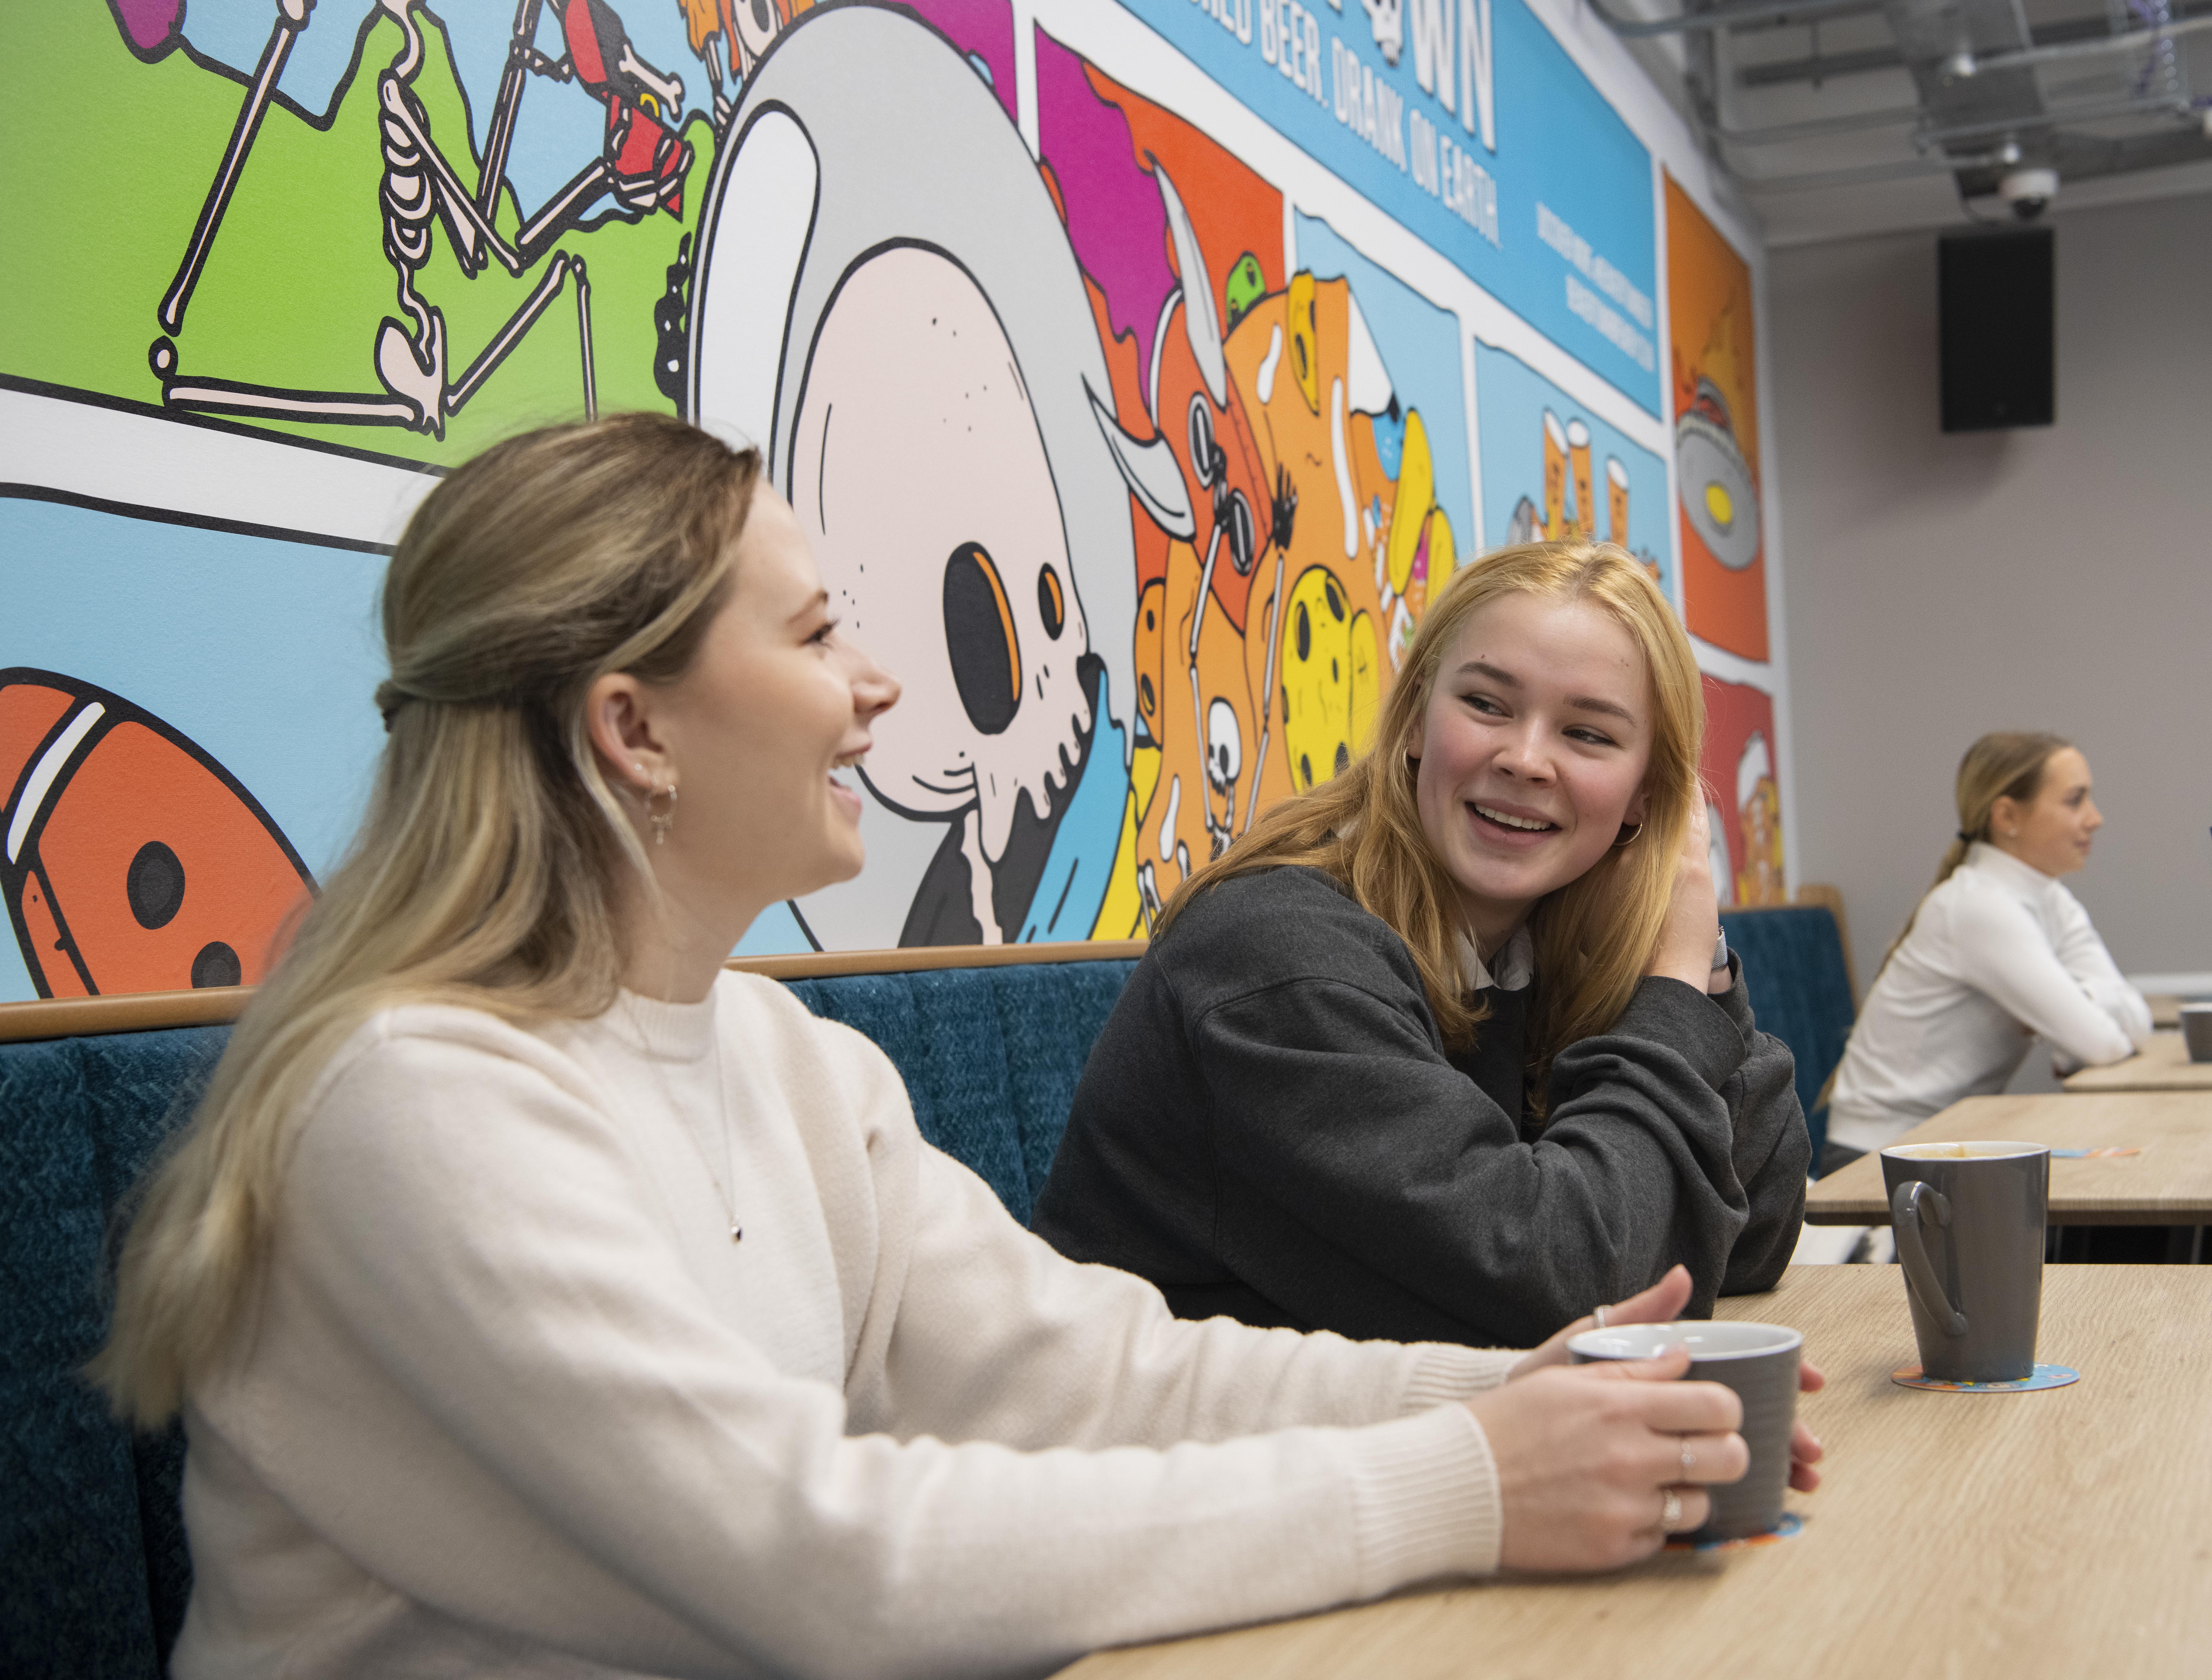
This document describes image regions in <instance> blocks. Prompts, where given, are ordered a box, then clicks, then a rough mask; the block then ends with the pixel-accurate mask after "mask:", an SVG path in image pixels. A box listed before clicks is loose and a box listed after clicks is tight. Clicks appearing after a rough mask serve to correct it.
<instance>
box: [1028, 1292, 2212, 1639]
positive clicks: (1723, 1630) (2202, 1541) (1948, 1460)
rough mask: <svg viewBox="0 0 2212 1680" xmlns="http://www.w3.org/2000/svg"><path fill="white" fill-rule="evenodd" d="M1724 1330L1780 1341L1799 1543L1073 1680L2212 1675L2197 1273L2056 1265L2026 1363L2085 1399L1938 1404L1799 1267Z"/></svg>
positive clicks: (1286, 1626)
mask: <svg viewBox="0 0 2212 1680" xmlns="http://www.w3.org/2000/svg"><path fill="white" fill-rule="evenodd" d="M1721 1316H1722V1317H1723V1318H1755V1319H1762V1320H1769V1321H1772V1322H1776V1323H1780V1324H1790V1325H1793V1326H1795V1327H1796V1328H1798V1329H1800V1330H1803V1331H1804V1332H1805V1351H1806V1354H1807V1355H1808V1357H1809V1358H1811V1359H1812V1360H1814V1363H1816V1364H1818V1365H1820V1366H1821V1367H1824V1368H1825V1369H1826V1372H1827V1374H1828V1386H1827V1388H1826V1390H1825V1391H1823V1392H1821V1393H1819V1394H1814V1395H1808V1396H1806V1397H1804V1401H1803V1403H1802V1411H1801V1415H1802V1416H1803V1417H1804V1418H1805V1420H1806V1421H1808V1423H1810V1424H1811V1425H1812V1427H1813V1428H1814V1431H1815V1432H1816V1433H1819V1434H1820V1437H1821V1439H1822V1440H1823V1441H1824V1442H1825V1443H1826V1446H1827V1448H1828V1459H1827V1466H1826V1470H1827V1482H1826V1486H1824V1487H1823V1488H1821V1490H1820V1492H1819V1493H1817V1494H1812V1495H1810V1496H1807V1495H1802V1494H1791V1495H1790V1504H1791V1508H1792V1509H1795V1510H1796V1511H1799V1512H1801V1513H1803V1515H1804V1518H1805V1527H1804V1530H1803V1531H1802V1532H1801V1533H1799V1534H1798V1535H1796V1537H1793V1538H1791V1539H1789V1540H1784V1541H1779V1542H1777V1543H1772V1544H1769V1545H1763V1546H1752V1547H1746V1548H1743V1549H1738V1550H1736V1551H1734V1552H1714V1553H1705V1554H1689V1553H1680V1552H1670V1553H1665V1554H1662V1555H1660V1556H1658V1557H1656V1558H1654V1559H1651V1560H1650V1561H1647V1562H1645V1563H1643V1564H1640V1565H1638V1566H1637V1567H1635V1568H1632V1569H1629V1570H1626V1571H1624V1572H1622V1573H1618V1574H1613V1575H1604V1576H1596V1577H1589V1578H1554V1579H1527V1580H1509V1581H1496V1582H1490V1583H1486V1584H1483V1585H1479V1586H1462V1587H1457V1588H1450V1589H1443V1590H1432V1591H1427V1592H1415V1593H1412V1594H1408V1595H1406V1596H1402V1597H1400V1598H1393V1599H1389V1600H1387V1601H1385V1602H1384V1603H1382V1604H1370V1605H1365V1606H1363V1607H1361V1608H1358V1609H1356V1610H1340V1611H1336V1612H1334V1613H1333V1614H1330V1615H1326V1616H1309V1617H1304V1618H1302V1619H1300V1620H1297V1621H1294V1622H1274V1623H1271V1624H1269V1625H1267V1626H1264V1627H1259V1628H1242V1629H1239V1630H1237V1631H1236V1632H1233V1633H1227V1634H1210V1635H1206V1636H1204V1637H1201V1638H1198V1639H1191V1640H1177V1641H1175V1642H1173V1643H1170V1644H1166V1645H1157V1646H1146V1647H1138V1648H1134V1649H1130V1650H1124V1651H1113V1652H1104V1653H1098V1654H1097V1655H1094V1656H1091V1657H1089V1658H1086V1659H1084V1660H1083V1661H1082V1662H1079V1663H1078V1664H1076V1665H1074V1666H1073V1668H1071V1669H1068V1670H1066V1671H1064V1676H1065V1680H1309V1677H1310V1680H1322V1677H1328V1680H1336V1677H1340V1676H1347V1675H1358V1676H1366V1675H1388V1676H1389V1677H1392V1680H1445V1677H1451V1680H1461V1677H1467V1676H1481V1677H1485V1680H1489V1677H1498V1680H1579V1677H1583V1676H1590V1677H1603V1680H1615V1677H1619V1676H1623V1675H1628V1676H1636V1677H1656V1680H1671V1677H1674V1676H1688V1677H1696V1680H1736V1677H1749V1676H1759V1677H1774V1676H1785V1677H1794V1676H1803V1677H1806V1680H1857V1677H1862V1676H1863V1677H1869V1680H1873V1677H1879V1680H1921V1677H1927V1680H1936V1677H1943V1680H1978V1677H1982V1676H2000V1675H2001V1676H2003V1677H2006V1680H2043V1677H2051V1680H2059V1677H2064V1680H2078V1677H2081V1676H2086V1675H2126V1676H2129V1677H2130V1680H2166V1677H2169V1676H2171V1677H2176V1680H2179V1677H2182V1676H2190V1677H2197V1680H2201V1677H2203V1675H2204V1674H2205V1673H2206V1672H2207V1670H2208V1667H2212V1591H2208V1590H2207V1580H2208V1570H2212V1500H2207V1499H2205V1498H2203V1496H2202V1495H2203V1489H2205V1488H2208V1487H2212V1405H2208V1404H2207V1403H2206V1396H2207V1394H2208V1393H2212V1335H2208V1334H2207V1331H2206V1328H2205V1327H2206V1325H2207V1324H2212V1267H2204V1266H2196V1267H2183V1266H2054V1267H2051V1269H2049V1270H2048V1271H2046V1272H2045V1282H2044V1291H2043V1324H2042V1332H2041V1338H2040V1342H2039V1346H2038V1348H2037V1351H2038V1353H2039V1354H2040V1355H2041V1356H2042V1357H2043V1358H2044V1359H2045V1360H2051V1361H2054V1362H2057V1363H2062V1364H2066V1365H2071V1366H2073V1367H2075V1368H2076V1369H2078V1370H2079V1371H2080V1372H2081V1381H2080V1382H2079V1383H2077V1384H2075V1385H2073V1386H2072V1387H2070V1388H2063V1389H2052V1390H2048V1391H2045V1392H2042V1393H2037V1394H1940V1393H1928V1392H1924V1391H1917V1390H1912V1389H1905V1388H1899V1387H1898V1386H1897V1385H1895V1384H1893V1383H1892V1382H1891V1381H1890V1380H1889V1373H1890V1372H1891V1371H1892V1370H1893V1369H1895V1368H1896V1367H1898V1366H1900V1365H1904V1364H1906V1363H1909V1362H1911V1360H1913V1358H1914V1356H1915V1355H1914V1350H1913V1345H1912V1330H1911V1324H1910V1322H1909V1320H1908V1318H1907V1317H1906V1311H1905V1283H1904V1279H1903V1278H1902V1276H1901V1275H1899V1272H1898V1269H1896V1268H1895V1267H1893V1266H1793V1267H1792V1268H1790V1271H1789V1272H1788V1274H1787V1275H1785V1276H1784V1279H1783V1281H1782V1285H1781V1287H1779V1288H1778V1289H1777V1290H1776V1291H1774V1293H1771V1294H1766V1295H1751V1296H1737V1297H1735V1298H1733V1299H1730V1300H1723V1302H1722V1303H1721Z"/></svg>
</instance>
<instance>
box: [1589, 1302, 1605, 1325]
mask: <svg viewBox="0 0 2212 1680" xmlns="http://www.w3.org/2000/svg"><path fill="white" fill-rule="evenodd" d="M1590 1317H1591V1318H1595V1319H1596V1320H1597V1327H1598V1328H1599V1329H1600V1330H1603V1329H1604V1328H1605V1327H1606V1326H1605V1309H1604V1308H1603V1307H1595V1308H1593V1309H1592V1310H1591V1312H1590Z"/></svg>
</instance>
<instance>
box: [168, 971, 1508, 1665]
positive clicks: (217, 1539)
mask: <svg viewBox="0 0 2212 1680" xmlns="http://www.w3.org/2000/svg"><path fill="white" fill-rule="evenodd" d="M733 1216H734V1219H735V1220H736V1222H738V1223H739V1224H740V1225H741V1226H742V1227H743V1230H744V1237H743V1239H742V1241H738V1242H734V1243H733V1242H732V1240H731V1239H730V1235H729V1231H730V1227H731V1224H732V1218H733ZM1512 1357H1513V1356H1512V1355H1510V1354H1492V1353H1480V1352H1474V1351H1469V1350H1468V1349H1464V1348H1443V1347H1411V1348H1406V1347H1398V1346H1395V1345H1392V1344H1387V1343H1370V1344H1359V1343H1353V1342H1345V1341H1342V1340H1340V1339H1338V1338H1336V1337H1334V1336H1297V1335H1295V1334H1293V1333H1291V1332H1289V1331H1285V1330H1249V1329H1246V1328H1244V1327H1243V1326H1241V1325H1237V1324H1231V1323H1229V1322H1228V1321H1226V1320H1214V1321H1212V1322H1211V1323H1206V1324H1188V1323H1181V1322H1178V1321H1177V1320H1176V1319H1175V1318H1172V1317H1170V1314H1169V1313H1168V1312H1167V1310H1166V1308H1165V1306H1164V1304H1163V1303H1162V1301H1161V1300H1160V1298H1159V1296H1158V1293H1156V1292H1155V1291H1154V1290H1153V1289H1152V1287H1150V1286H1149V1285H1146V1284H1145V1283H1142V1282H1140V1281H1138V1280H1136V1279H1134V1278H1133V1277H1129V1276H1127V1275H1124V1274H1121V1273H1119V1272H1115V1271H1110V1270H1108V1269H1103V1268H1100V1267H1091V1266H1079V1265H1076V1264H1073V1263H1070V1262H1068V1261H1066V1260H1063V1259H1062V1258H1060V1257H1059V1256H1058V1255H1057V1254H1055V1253H1054V1252H1053V1251H1051V1250H1050V1249H1049V1248H1048V1247H1047V1246H1046V1245H1044V1244H1043V1243H1042V1242H1040V1241H1038V1240H1037V1239H1035V1238H1032V1237H1031V1236H1030V1234H1029V1233H1027V1232H1025V1231H1024V1230H1023V1229H1022V1228H1021V1227H1018V1225H1016V1224H1015V1223H1014V1221H1013V1220H1012V1219H1011V1218H1010V1217H1009V1216H1008V1215H1007V1214H1006V1212H1005V1211H1004V1209H1003V1208H1001V1207H1000V1203H999V1202H998V1200H997V1199H996V1197H994V1196H993V1195H992V1193H991V1191H990V1190H988V1188H987V1187H986V1186H985V1185H984V1184H983V1183H982V1182H981V1180H980V1179H978V1178H975V1175H974V1174H972V1173H970V1172H968V1171H967V1170H966V1169H965V1168H963V1167H962V1166H959V1165H958V1164H957V1163H956V1162H954V1161H953V1160H951V1159H950V1158H948V1157H946V1156H945V1155H943V1154H941V1153H939V1152H938V1151H936V1150H934V1149H933V1148H931V1147H928V1146H927V1144H925V1143H924V1142H923V1141H922V1140H921V1135H919V1133H918V1132H917V1131H916V1130H915V1123H914V1119H913V1116H912V1113H911V1111H910V1110H909V1108H908V1103H907V1098H906V1093H905V1091H904V1088H903V1087H902V1085H901V1084H900V1081H899V1078H898V1075H897V1074H896V1071H895V1070H894V1069H893V1068H892V1067H891V1065H890V1062H888V1061H887V1060H886V1059H885V1058H884V1056H883V1054H882V1053H881V1052H880V1051H879V1050H877V1049H876V1048H875V1046H874V1045H872V1044H870V1043H869V1042H868V1041H867V1040H866V1038H862V1037H861V1036H860V1035H859V1034H857V1033H855V1032H851V1031H849V1030H848V1029H847V1028H844V1027H842V1026H836V1025H834V1024H831V1023H829V1022H825V1021H820V1020H816V1019H815V1018H814V1017H812V1016H811V1015H810V1014H809V1013H807V1012H806V1011H805V1008H804V1007H801V1006H800V1005H799V1002H798V1001H796V1000H795V999H794V998H793V997H792V996H791V995H789V994H788V993H787V992H786V991H785V990H784V989H782V988H781V987H780V986H777V985H775V984H774V983H770V982H768V981H764V980H760V979H756V978H751V977H743V976H737V975H726V976H724V977H722V978H721V979H720V981H719V982H718V983H717V984H716V986H715V989H714V995H713V996H712V997H710V998H709V999H708V1001H706V1002H704V1003H701V1004H697V1005H692V1006H678V1005H669V1004H657V1003H653V1002H649V1001H646V1000H643V999H641V998H636V997H634V996H631V995H628V994H625V995H623V998H622V999H621V1000H620V1001H618V1002H617V1005H616V1007H615V1008H614V1009H613V1010H612V1011H611V1012H610V1013H608V1014H606V1015H605V1016H602V1017H601V1018H599V1020H592V1021H587V1022H581V1023H571V1024H565V1025H562V1026H552V1027H547V1028H544V1029H543V1030H540V1031H537V1032H524V1031H520V1030H518V1029H516V1028H513V1027H511V1026H505V1025H503V1024H501V1022H499V1021H497V1020H494V1019H493V1018H491V1017H490V1016H489V1015H485V1014H483V1013H476V1012H472V1011H469V1010H463V1009H454V1008H445V1007H407V1008H400V1009H395V1010H392V1011H390V1012H388V1013H384V1014H381V1015H379V1016H378V1017H376V1018H375V1019H374V1020H371V1021H370V1022H368V1024H367V1025H366V1026H363V1027H362V1030H361V1032H359V1033H358V1034H356V1036H355V1037H354V1038H353V1039H352V1040H351V1041H350V1042H349V1044H348V1045H347V1047H346V1048H345V1049H344V1050H343V1051H342V1052H341V1053H340V1054H339V1055H338V1056H337V1057H336V1058H334V1059H333V1061H332V1062H331V1066H330V1068H328V1069H327V1070H326V1071H325V1074H324V1075H323V1077H322V1080H321V1081H320V1082H319V1085H318V1087H316V1090H315V1092H314V1093H313V1096H312V1097H311V1099H310V1101H309V1104H308V1112H307V1116H306V1117H305V1120H304V1123H303V1124H302V1126H301V1130H300V1133H299V1135H298V1142H297V1146H296V1148H295V1153H294V1154H293V1156H292V1159H291V1160H290V1163H289V1167H288V1169H287V1172H286V1177H285V1179H284V1184H283V1195H282V1198H281V1200H280V1202H279V1205H278V1210H277V1223H276V1240H275V1245H274V1250H273V1253H272V1255H271V1258H270V1264H269V1267H268V1270H267V1272H266V1275H265V1280H264V1283H263V1285H262V1287H261V1289H260V1292H259V1294H258V1298H257V1303H256V1310H255V1312H254V1313H253V1314H252V1318H251V1321H250V1324H249V1325H248V1327H247V1329H246V1330H245V1331H244V1332H242V1333H241V1336H240V1342H239V1345H238V1347H237V1348H235V1349H234V1355H233V1357H232V1358H231V1359H230V1360H228V1361H227V1363H226V1364H225V1366H224V1367H223V1368H222V1370H221V1371H220V1372H219V1373H217V1374H216V1375H215V1376H214V1377H213V1378H211V1379H209V1380H207V1381H204V1382H202V1383H200V1384H198V1385H196V1386H195V1387H194V1389H193V1391H192V1392H191V1395H190V1396H189V1398H188V1403H187V1406H186V1411H185V1416H186V1425H187V1428H188V1431H189V1437H190V1442H191V1450H190V1454H189V1456H188V1458H187V1459H186V1463H185V1494H184V1502H185V1522H186V1525H187V1528H188V1531H189V1533H190V1537H191V1548H192V1557H193V1563H194V1567H195V1571H196V1577H195V1581H194V1587H193V1595H192V1601H191V1610H190V1613H189V1615H188V1616H187V1618H186V1621H185V1630H184V1634H183V1636H182V1639H181V1640H180V1641H179V1646H178V1648H177V1652H176V1656H175V1661H174V1670H175V1672H176V1673H177V1674H178V1675H179V1677H182V1680H197V1677H204V1676H217V1675H221V1676H226V1677H260V1676H276V1675H278V1674H283V1675H285V1676H288V1677H297V1680H313V1677H322V1676H335V1675H375V1676H392V1675H405V1676H441V1677H442V1676H454V1677H459V1676H464V1675H466V1676H471V1677H486V1676H524V1675H529V1676H562V1677H569V1676H583V1675H607V1674H617V1673H650V1674H681V1675H710V1674H732V1675H759V1674H769V1673H777V1674H785V1673H793V1674H820V1675H835V1676H858V1675H872V1674H885V1675H930V1674H945V1675H975V1674H983V1673H999V1672H1005V1673H1020V1672H1029V1673H1036V1672H1041V1671H1048V1670H1049V1669H1051V1668H1053V1667H1054V1666H1055V1665H1059V1664H1060V1663H1062V1662H1064V1661H1066V1660H1068V1659H1072V1658H1073V1657H1074V1656H1076V1655H1077V1654H1079V1653H1081V1652H1084V1651H1085V1650H1089V1649H1091V1648H1092V1647H1097V1646H1101V1645H1106V1644H1111V1643H1115V1642H1116V1641H1124V1640H1142V1639H1147V1638H1152V1637H1157V1636H1163V1635H1166V1634H1176V1633H1180V1632H1183V1631H1186V1630H1189V1629H1194V1628H1206V1627H1213V1626H1218V1625H1222V1624H1225V1623H1230V1622H1243V1621H1249V1620H1252V1619H1255V1618H1258V1617H1264V1616H1280V1615H1284V1614H1286V1613H1290V1612H1292V1611H1297V1610H1310V1609H1315V1608H1318V1607H1320V1606H1323V1605H1327V1604H1336V1603H1341V1602H1344V1601H1346V1600H1350V1599H1358V1598H1371V1597H1373V1596H1375V1595H1376V1594H1379V1593H1383V1592H1389V1591H1390V1590H1391V1589H1393V1588H1395V1587H1397V1586H1401V1585H1404V1584H1405V1583H1407V1582H1410V1581H1414V1580H1422V1579H1424V1578H1427V1577H1432V1576H1437V1575H1444V1574H1451V1573H1464V1574H1474V1573H1482V1572H1485V1571H1487V1570H1489V1569H1492V1568H1493V1567H1495V1566H1496V1563H1497V1558H1498V1541H1499V1528H1500V1517H1499V1503H1498V1486H1497V1477H1496V1473H1495V1470H1494V1468H1493V1466H1492V1461H1491V1458H1490V1453H1489V1449H1488V1447H1487V1446H1486V1443H1485V1441H1484V1440H1483V1436H1482V1433H1481V1430H1480V1427H1479V1426H1478V1425H1477V1424H1476V1423H1475V1422H1474V1419H1473V1417H1472V1415H1470V1414H1469V1413H1468V1411H1467V1410H1466V1409H1464V1408H1463V1407H1461V1406H1458V1405H1455V1404H1451V1403H1449V1402H1452V1401H1454V1400H1455V1399H1457V1398H1458V1397H1463V1396H1466V1395H1468V1394H1470V1393H1472V1392H1474V1391H1477V1390H1480V1389H1482V1388H1485V1387H1488V1386H1490V1385H1494V1384H1496V1383H1498V1382H1500V1381H1502V1380H1503V1379H1504V1373H1505V1371H1506V1369H1507V1368H1508V1367H1509V1366H1510V1362H1511V1360H1512Z"/></svg>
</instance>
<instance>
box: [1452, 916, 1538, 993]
mask: <svg viewBox="0 0 2212 1680" xmlns="http://www.w3.org/2000/svg"><path fill="white" fill-rule="evenodd" d="M1459 971H1460V977H1461V978H1462V979H1463V980H1465V981H1466V982H1467V984H1468V990H1470V991H1477V992H1479V991H1484V990H1486V989H1489V988H1490V987H1492V986H1495V987H1497V988H1498V989H1499V990H1500V991H1507V992H1517V991H1519V990H1520V989H1522V987H1523V986H1525V985H1527V984H1528V982H1529V981H1530V980H1532V979H1534V977H1535V974H1536V942H1535V941H1534V940H1532V939H1530V938H1529V937H1528V923H1527V922H1522V924H1521V925H1520V926H1519V927H1517V928H1515V929H1514V930H1513V935H1512V937H1511V938H1510V939H1509V940H1506V941H1505V943H1504V945H1502V946H1500V947H1498V971H1497V972H1496V973H1495V974H1492V972H1491V970H1490V967H1489V965H1487V964H1486V963H1485V962H1484V961H1483V960H1482V953H1480V952H1479V951H1477V950H1476V949H1475V948H1474V940H1471V939H1469V938H1468V936H1467V930H1466V929H1465V928H1462V929H1461V930H1460V934H1459Z"/></svg>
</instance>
